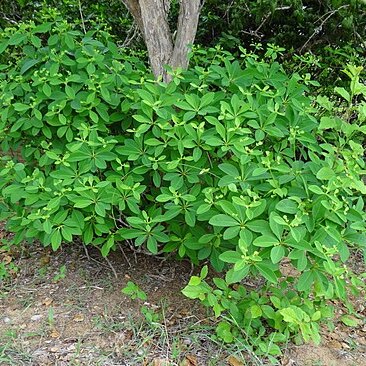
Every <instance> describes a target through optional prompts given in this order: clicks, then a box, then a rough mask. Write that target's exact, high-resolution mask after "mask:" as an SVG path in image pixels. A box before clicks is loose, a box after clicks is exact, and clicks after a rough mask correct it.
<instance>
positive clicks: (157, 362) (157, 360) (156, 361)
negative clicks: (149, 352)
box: [152, 358, 170, 366]
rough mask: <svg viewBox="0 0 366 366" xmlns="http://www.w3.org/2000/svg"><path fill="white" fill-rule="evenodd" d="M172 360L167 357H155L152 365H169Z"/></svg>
mask: <svg viewBox="0 0 366 366" xmlns="http://www.w3.org/2000/svg"><path fill="white" fill-rule="evenodd" d="M168 365H170V362H169V361H168V360H167V359H166V358H154V359H153V362H152V366H168Z"/></svg>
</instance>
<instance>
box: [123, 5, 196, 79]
mask: <svg viewBox="0 0 366 366" xmlns="http://www.w3.org/2000/svg"><path fill="white" fill-rule="evenodd" d="M122 1H123V3H124V4H125V6H126V7H127V9H128V10H129V11H130V13H131V14H132V16H133V17H134V20H135V22H136V24H137V26H138V27H139V29H140V31H141V33H142V35H143V37H144V40H145V43H146V46H147V51H148V54H149V61H150V66H151V69H152V71H153V73H154V76H155V77H156V78H158V77H159V76H161V77H162V78H163V81H166V82H168V81H170V75H168V74H167V73H166V71H165V69H164V66H165V65H170V66H171V67H172V68H173V69H176V68H178V67H181V68H183V69H185V68H187V67H188V51H189V48H188V46H189V44H193V42H194V39H195V36H196V33H197V26H198V19H199V14H200V10H201V1H200V0H180V10H179V17H178V24H177V31H176V38H175V42H173V37H172V34H171V30H170V28H169V24H168V13H169V9H170V0H122Z"/></svg>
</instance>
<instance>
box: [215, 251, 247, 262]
mask: <svg viewBox="0 0 366 366" xmlns="http://www.w3.org/2000/svg"><path fill="white" fill-rule="evenodd" d="M219 258H220V260H222V261H223V262H226V263H236V262H238V261H240V260H242V256H241V254H240V253H238V252H235V251H232V250H228V251H227V252H224V253H222V254H220V256H219Z"/></svg>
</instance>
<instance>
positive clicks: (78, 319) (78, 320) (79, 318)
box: [72, 314, 84, 322]
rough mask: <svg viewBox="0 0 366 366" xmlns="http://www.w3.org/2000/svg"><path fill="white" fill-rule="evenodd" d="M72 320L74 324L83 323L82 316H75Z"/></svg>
mask: <svg viewBox="0 0 366 366" xmlns="http://www.w3.org/2000/svg"><path fill="white" fill-rule="evenodd" d="M72 320H73V321H74V322H83V321H84V315H83V314H76V315H75V316H74V318H73V319H72Z"/></svg>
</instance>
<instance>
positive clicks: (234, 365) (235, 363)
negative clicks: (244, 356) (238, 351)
mask: <svg viewBox="0 0 366 366" xmlns="http://www.w3.org/2000/svg"><path fill="white" fill-rule="evenodd" d="M227 362H229V365H230V366H244V364H243V362H241V361H239V360H238V359H237V358H236V357H235V356H229V358H228V359H227Z"/></svg>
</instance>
